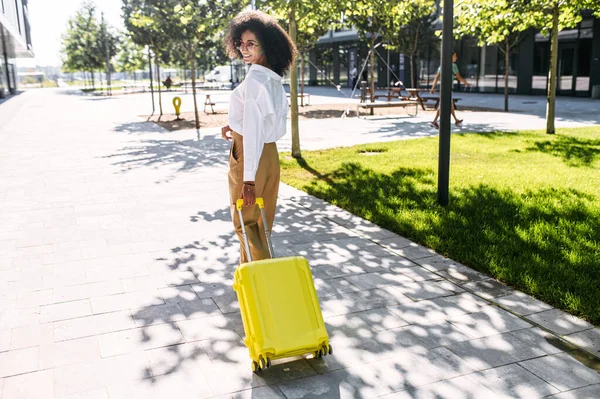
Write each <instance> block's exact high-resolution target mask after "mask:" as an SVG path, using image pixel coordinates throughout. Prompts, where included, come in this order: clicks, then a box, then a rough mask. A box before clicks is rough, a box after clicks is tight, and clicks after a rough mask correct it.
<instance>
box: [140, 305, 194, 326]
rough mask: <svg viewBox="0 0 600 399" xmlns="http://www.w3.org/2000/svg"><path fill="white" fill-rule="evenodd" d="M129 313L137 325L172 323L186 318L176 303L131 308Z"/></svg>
mask: <svg viewBox="0 0 600 399" xmlns="http://www.w3.org/2000/svg"><path fill="white" fill-rule="evenodd" d="M131 313H132V316H133V320H134V321H135V324H136V326H138V327H141V326H149V325H153V324H163V323H172V322H175V321H180V320H185V319H186V315H185V314H184V312H183V310H181V308H180V307H179V305H178V304H177V303H166V304H164V305H156V306H148V307H146V308H141V309H133V310H132V311H131Z"/></svg>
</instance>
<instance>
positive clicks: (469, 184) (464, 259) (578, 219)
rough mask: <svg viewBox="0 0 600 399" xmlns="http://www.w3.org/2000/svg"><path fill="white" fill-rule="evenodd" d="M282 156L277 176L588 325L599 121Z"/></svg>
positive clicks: (595, 300) (598, 278)
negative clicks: (441, 161)
mask: <svg viewBox="0 0 600 399" xmlns="http://www.w3.org/2000/svg"><path fill="white" fill-rule="evenodd" d="M451 140H452V142H451V158H450V159H451V166H450V204H449V205H448V206H447V207H443V206H440V205H438V204H437V202H436V201H437V199H436V195H437V168H438V145H439V142H438V138H437V137H431V138H424V139H415V140H404V141H395V142H390V143H377V144H368V145H360V146H356V147H351V148H340V149H334V150H327V151H312V152H311V151H304V152H303V157H304V158H303V159H300V160H295V159H293V158H291V157H290V155H289V154H282V156H281V158H282V159H281V161H282V180H283V181H284V182H285V183H288V184H290V185H292V186H294V187H297V188H299V189H301V190H304V191H306V192H308V193H310V194H312V195H314V196H316V197H319V198H322V199H324V200H326V201H328V202H331V203H333V204H335V205H338V206H340V207H341V208H344V209H346V210H348V211H350V212H352V213H354V214H356V215H359V216H361V217H363V218H365V219H368V220H370V221H372V222H374V223H376V224H378V225H379V226H381V227H385V228H387V229H390V230H392V231H394V232H396V233H398V234H400V235H402V236H404V237H406V238H409V239H411V240H413V241H415V242H418V243H420V244H422V245H425V246H427V247H429V248H432V249H434V250H435V251H437V252H438V253H440V254H443V255H445V256H447V257H449V258H451V259H454V260H456V261H458V262H460V263H462V264H464V265H467V266H470V267H472V268H474V269H476V270H479V271H481V272H484V273H487V274H489V275H490V276H493V277H495V278H497V279H499V280H501V281H503V282H505V283H507V284H509V285H511V286H513V287H515V288H518V289H520V290H523V291H525V292H527V293H529V294H532V295H534V296H535V297H537V298H540V299H542V300H544V301H546V302H548V303H550V304H552V305H554V306H556V307H558V308H561V309H564V310H567V311H568V312H570V313H572V314H575V315H577V316H580V317H583V318H585V319H587V320H589V321H591V322H593V323H595V324H596V325H600V201H599V200H600V127H590V128H582V129H558V131H557V134H556V135H547V134H544V133H543V132H532V131H528V132H519V133H496V132H494V133H485V134H476V133H472V134H454V135H453V136H452V139H451Z"/></svg>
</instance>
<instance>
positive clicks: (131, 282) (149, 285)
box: [120, 274, 168, 292]
mask: <svg viewBox="0 0 600 399" xmlns="http://www.w3.org/2000/svg"><path fill="white" fill-rule="evenodd" d="M120 281H121V284H122V285H123V291H124V292H136V291H148V290H153V289H157V288H164V287H167V285H168V284H167V283H166V282H165V280H164V279H163V277H162V276H161V275H160V274H151V275H149V276H139V277H131V278H123V279H121V280H120Z"/></svg>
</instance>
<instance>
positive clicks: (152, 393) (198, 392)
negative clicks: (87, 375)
mask: <svg viewBox="0 0 600 399" xmlns="http://www.w3.org/2000/svg"><path fill="white" fill-rule="evenodd" d="M107 390H108V394H109V397H110V398H111V399H113V398H115V399H164V398H168V397H175V398H185V397H190V395H193V397H194V398H198V399H203V398H210V397H213V396H214V394H213V392H212V390H211V389H210V387H209V385H208V383H207V381H206V380H205V378H204V377H203V375H202V373H201V372H200V371H198V370H189V369H185V370H181V371H180V372H178V373H172V374H167V375H161V376H158V377H153V378H146V379H141V380H135V381H129V382H125V383H121V384H113V385H109V386H108V387H107Z"/></svg>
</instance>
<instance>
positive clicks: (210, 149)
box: [104, 136, 230, 181]
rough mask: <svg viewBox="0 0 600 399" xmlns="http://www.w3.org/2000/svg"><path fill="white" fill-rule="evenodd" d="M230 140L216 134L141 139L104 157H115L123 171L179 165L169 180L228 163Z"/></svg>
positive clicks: (116, 162)
mask: <svg viewBox="0 0 600 399" xmlns="http://www.w3.org/2000/svg"><path fill="white" fill-rule="evenodd" d="M229 146H230V144H229V143H228V142H226V141H225V140H222V139H220V138H216V137H214V136H206V137H204V138H203V139H202V140H200V141H197V140H154V139H146V140H140V141H139V142H136V143H134V144H131V145H129V146H127V147H124V148H122V149H121V150H119V151H118V152H117V153H115V154H111V155H106V156H104V158H108V159H110V160H112V165H114V166H118V167H119V168H120V170H121V173H127V172H129V171H132V170H136V169H139V168H147V167H162V166H168V167H175V171H174V172H173V173H172V176H171V177H170V178H168V180H167V181H169V180H171V179H175V178H176V177H177V174H179V173H185V172H193V171H196V170H197V169H200V168H205V167H225V166H226V165H227V162H228V155H227V153H228V151H229Z"/></svg>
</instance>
